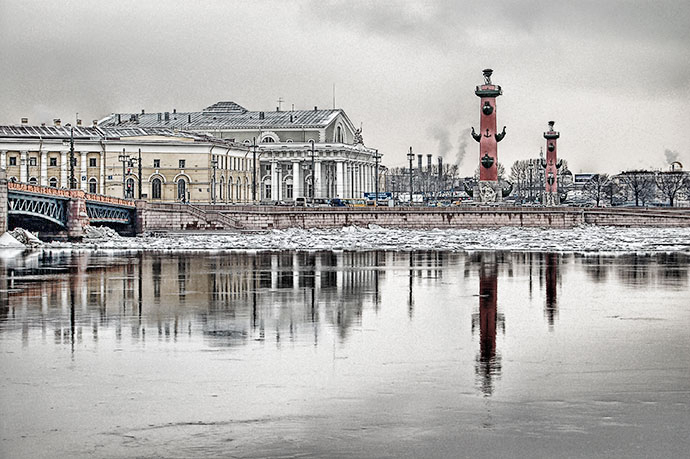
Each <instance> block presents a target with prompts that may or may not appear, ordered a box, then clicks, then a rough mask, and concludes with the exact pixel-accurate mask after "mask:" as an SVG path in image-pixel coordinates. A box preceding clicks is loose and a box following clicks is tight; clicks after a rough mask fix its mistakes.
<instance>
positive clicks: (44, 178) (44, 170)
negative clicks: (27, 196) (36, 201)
mask: <svg viewBox="0 0 690 459" xmlns="http://www.w3.org/2000/svg"><path fill="white" fill-rule="evenodd" d="M38 183H40V184H41V185H42V186H48V152H47V151H42V152H41V180H40V181H39V182H38Z"/></svg>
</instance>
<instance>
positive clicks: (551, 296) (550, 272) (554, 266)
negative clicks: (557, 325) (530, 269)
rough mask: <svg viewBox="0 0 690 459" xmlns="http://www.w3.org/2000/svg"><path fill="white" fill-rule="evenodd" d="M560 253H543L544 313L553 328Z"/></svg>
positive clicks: (556, 309) (556, 308)
mask: <svg viewBox="0 0 690 459" xmlns="http://www.w3.org/2000/svg"><path fill="white" fill-rule="evenodd" d="M560 262H561V260H560V255H559V254H557V253H547V254H545V255H544V281H545V283H546V303H545V305H544V315H545V316H546V320H547V321H548V323H549V327H551V328H553V323H554V320H555V318H556V316H557V315H558V299H557V296H558V289H557V286H558V281H559V274H558V265H559V264H560Z"/></svg>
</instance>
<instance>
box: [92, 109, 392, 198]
mask: <svg viewBox="0 0 690 459" xmlns="http://www.w3.org/2000/svg"><path fill="white" fill-rule="evenodd" d="M98 127H99V128H103V129H122V128H145V129H148V128H165V129H172V130H183V131H186V132H193V133H197V134H203V135H209V136H213V137H215V138H217V139H219V140H221V141H227V142H231V143H233V144H240V145H242V146H243V148H245V153H246V157H247V158H251V159H253V158H256V160H257V164H259V165H260V166H259V167H258V168H257V170H256V173H254V171H252V177H251V184H252V186H251V198H252V199H253V198H255V199H256V200H257V201H259V200H263V201H292V200H294V199H295V198H296V197H300V196H305V197H310V196H312V187H313V195H314V197H326V198H330V197H340V198H356V197H362V196H363V193H364V192H371V191H374V188H375V185H374V182H375V174H376V157H377V156H378V152H377V150H375V149H371V148H367V147H365V146H364V142H363V140H362V135H361V130H360V129H356V128H355V127H354V125H353V124H352V122H351V121H350V119H349V118H348V117H347V115H346V114H345V112H344V111H343V110H341V109H325V110H323V109H321V110H320V109H318V108H317V107H314V109H313V110H289V111H287V110H280V109H279V108H278V109H276V111H267V112H263V111H249V110H247V109H246V108H244V107H242V106H240V105H238V104H236V103H234V102H218V103H216V104H213V105H211V106H210V107H206V108H204V109H203V110H201V111H199V112H184V113H183V112H178V111H177V110H174V109H173V110H172V111H170V112H157V113H146V112H145V111H144V110H142V111H141V112H139V113H113V114H111V115H109V116H107V117H105V118H103V119H102V120H100V121H98ZM379 159H380V156H379ZM255 174H256V175H255Z"/></svg>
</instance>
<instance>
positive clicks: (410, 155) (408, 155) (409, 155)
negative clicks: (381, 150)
mask: <svg viewBox="0 0 690 459" xmlns="http://www.w3.org/2000/svg"><path fill="white" fill-rule="evenodd" d="M407 159H408V160H409V161H410V206H412V160H413V159H414V153H412V147H410V152H409V153H408V154H407Z"/></svg>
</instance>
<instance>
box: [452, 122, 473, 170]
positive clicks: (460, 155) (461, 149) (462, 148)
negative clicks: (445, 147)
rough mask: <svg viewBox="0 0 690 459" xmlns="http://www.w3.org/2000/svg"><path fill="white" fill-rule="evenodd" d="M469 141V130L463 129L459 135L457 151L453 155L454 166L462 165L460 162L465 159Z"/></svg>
mask: <svg viewBox="0 0 690 459" xmlns="http://www.w3.org/2000/svg"><path fill="white" fill-rule="evenodd" d="M469 139H470V128H467V129H463V130H462V132H461V133H460V138H459V139H458V150H457V153H456V155H455V164H457V165H458V166H459V165H461V164H462V160H463V159H465V153H466V152H467V143H468V141H469Z"/></svg>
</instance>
